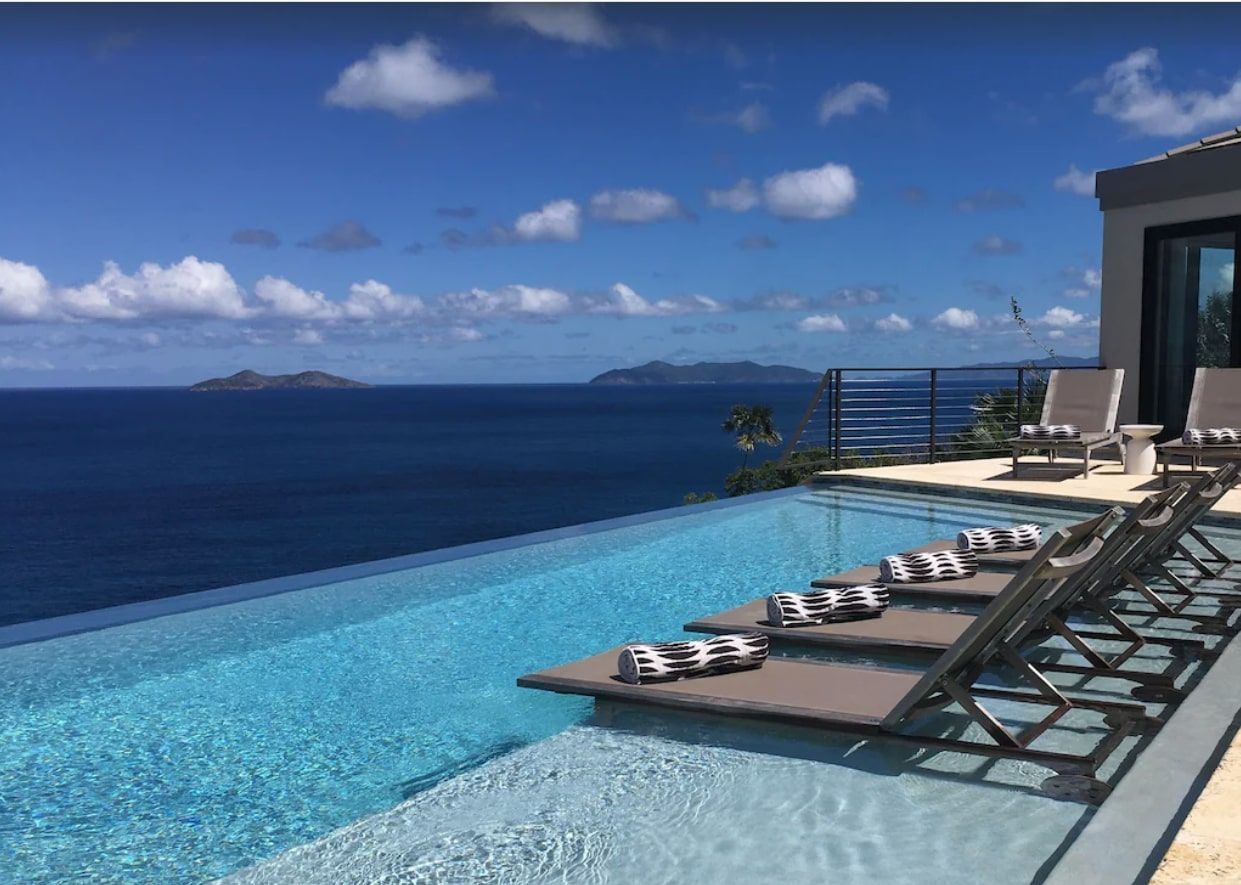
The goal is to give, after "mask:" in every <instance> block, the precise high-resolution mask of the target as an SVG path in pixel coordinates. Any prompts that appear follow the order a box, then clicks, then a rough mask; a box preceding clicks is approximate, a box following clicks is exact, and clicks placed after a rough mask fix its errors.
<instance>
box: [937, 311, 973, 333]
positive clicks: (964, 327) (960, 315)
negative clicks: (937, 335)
mask: <svg viewBox="0 0 1241 885" xmlns="http://www.w3.org/2000/svg"><path fill="white" fill-rule="evenodd" d="M931 324H932V325H934V326H937V327H938V328H940V329H953V330H955V331H958V332H968V331H972V330H974V329H977V328H978V327H979V320H978V314H976V313H975V312H974V311H972V310H964V309H962V308H960V307H950V308H948V309H947V310H945V311H944V312H943V313H941V314H939V315H938V316H936V317H935V318H934V319H932V320H931Z"/></svg>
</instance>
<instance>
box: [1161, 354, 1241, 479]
mask: <svg viewBox="0 0 1241 885" xmlns="http://www.w3.org/2000/svg"><path fill="white" fill-rule="evenodd" d="M1185 427H1186V428H1187V429H1193V430H1204V429H1207V428H1215V427H1232V428H1237V429H1241V369H1198V370H1197V371H1195V372H1194V387H1193V390H1192V392H1191V393H1190V395H1189V411H1188V413H1187V414H1186V415H1185ZM1156 451H1157V452H1158V454H1159V463H1160V464H1162V465H1163V484H1164V486H1165V487H1166V486H1167V485H1168V481H1169V478H1170V477H1169V472H1170V471H1171V469H1172V461H1173V460H1174V459H1175V458H1188V459H1189V463H1190V470H1198V469H1199V468H1201V467H1202V459H1203V458H1220V459H1225V460H1229V461H1236V460H1238V459H1241V446H1232V445H1227V446H1191V445H1186V444H1185V443H1184V442H1182V441H1181V440H1179V439H1174V440H1169V441H1168V442H1165V443H1160V444H1159V445H1158V446H1157V447H1156Z"/></svg>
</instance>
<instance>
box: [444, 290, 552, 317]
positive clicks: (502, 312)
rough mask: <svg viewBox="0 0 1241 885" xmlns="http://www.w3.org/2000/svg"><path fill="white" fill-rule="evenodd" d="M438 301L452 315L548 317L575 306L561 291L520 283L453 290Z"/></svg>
mask: <svg viewBox="0 0 1241 885" xmlns="http://www.w3.org/2000/svg"><path fill="white" fill-rule="evenodd" d="M439 303H440V307H441V308H443V309H445V310H447V311H448V312H449V313H450V314H452V315H454V316H464V317H471V318H482V317H491V318H495V317H519V318H522V317H524V318H531V319H533V318H548V317H557V316H561V315H563V314H567V313H569V312H571V311H572V310H573V309H574V304H573V300H572V299H571V298H570V297H569V296H568V295H567V294H565V293H564V292H561V291H559V290H557V289H545V288H538V287H536V286H522V285H513V286H504V287H502V288H499V289H490V290H489V289H470V290H468V291H465V292H453V293H450V294H448V295H444V296H443V297H441V298H440V302H439Z"/></svg>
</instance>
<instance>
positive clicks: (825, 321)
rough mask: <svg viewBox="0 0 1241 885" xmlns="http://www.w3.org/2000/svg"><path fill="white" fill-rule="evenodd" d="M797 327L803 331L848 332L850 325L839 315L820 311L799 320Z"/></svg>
mask: <svg viewBox="0 0 1241 885" xmlns="http://www.w3.org/2000/svg"><path fill="white" fill-rule="evenodd" d="M797 328H798V329H799V330H800V331H802V332H847V331H848V327H847V326H846V325H845V321H844V320H842V319H841V318H840V316H839V315H837V314H834V313H819V314H814V315H813V316H808V317H803V318H802V319H800V320H798V321H797Z"/></svg>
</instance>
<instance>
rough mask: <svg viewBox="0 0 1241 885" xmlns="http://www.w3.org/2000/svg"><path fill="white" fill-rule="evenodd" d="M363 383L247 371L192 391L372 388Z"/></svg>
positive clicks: (325, 375) (319, 375)
mask: <svg viewBox="0 0 1241 885" xmlns="http://www.w3.org/2000/svg"><path fill="white" fill-rule="evenodd" d="M370 386H371V385H369V384H366V383H365V382H362V381H353V380H352V379H349V378H342V377H340V376H339V375H329V374H328V373H327V372H298V373H297V374H296V375H260V374H259V373H258V372H254V371H251V370H250V369H245V370H243V371H241V372H238V373H237V374H236V375H229V376H228V377H227V378H210V379H208V380H206V381H199V382H198V383H197V384H194V385H192V386H191V387H190V390H197V391H201V390H352V389H356V388H361V387H370Z"/></svg>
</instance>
